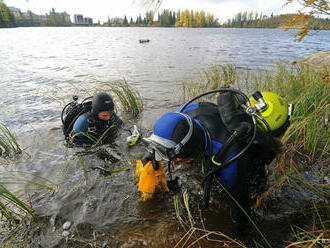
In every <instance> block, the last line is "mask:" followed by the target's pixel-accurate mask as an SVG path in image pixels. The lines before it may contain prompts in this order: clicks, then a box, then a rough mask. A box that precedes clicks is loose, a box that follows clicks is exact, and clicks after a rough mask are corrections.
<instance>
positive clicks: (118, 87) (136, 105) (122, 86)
mask: <svg viewBox="0 0 330 248" xmlns="http://www.w3.org/2000/svg"><path fill="white" fill-rule="evenodd" d="M101 89H102V90H106V91H110V92H111V93H112V94H113V95H114V96H115V97H116V98H117V100H118V101H119V103H120V104H121V106H122V107H123V109H124V110H125V111H127V112H130V113H132V114H133V115H134V116H135V117H136V116H138V115H139V113H141V111H142V110H143V100H142V97H141V95H140V93H139V91H138V90H137V89H134V88H133V87H132V86H130V85H129V84H128V83H127V81H126V80H124V81H113V82H104V83H102V84H101Z"/></svg>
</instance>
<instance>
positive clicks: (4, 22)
mask: <svg viewBox="0 0 330 248" xmlns="http://www.w3.org/2000/svg"><path fill="white" fill-rule="evenodd" d="M11 27H16V20H15V17H14V15H13V14H12V13H11V12H10V11H9V9H8V7H7V5H6V4H5V3H4V2H3V1H2V0H0V28H11Z"/></svg>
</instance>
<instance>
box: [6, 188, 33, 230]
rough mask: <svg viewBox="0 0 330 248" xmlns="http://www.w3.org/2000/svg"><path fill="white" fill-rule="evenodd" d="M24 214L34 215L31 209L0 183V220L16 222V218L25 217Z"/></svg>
mask: <svg viewBox="0 0 330 248" xmlns="http://www.w3.org/2000/svg"><path fill="white" fill-rule="evenodd" d="M24 214H27V215H29V216H30V217H34V214H33V210H32V209H31V208H30V207H29V206H28V205H27V204H26V203H24V202H23V201H21V200H20V199H18V198H17V197H16V196H15V195H14V194H13V193H11V192H10V191H9V190H8V189H7V188H5V187H4V186H3V185H2V184H0V220H2V219H3V218H5V220H7V221H11V222H12V223H16V220H17V218H19V219H26V216H25V215H24Z"/></svg>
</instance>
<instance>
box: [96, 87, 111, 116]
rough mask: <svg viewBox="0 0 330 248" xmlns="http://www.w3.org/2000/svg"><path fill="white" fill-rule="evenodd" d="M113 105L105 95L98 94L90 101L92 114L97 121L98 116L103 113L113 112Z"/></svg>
mask: <svg viewBox="0 0 330 248" xmlns="http://www.w3.org/2000/svg"><path fill="white" fill-rule="evenodd" d="M113 109H114V103H113V100H112V98H111V96H109V95H108V94H107V93H105V92H100V93H97V94H96V95H95V96H94V97H93V101H92V111H91V112H92V114H93V116H94V117H95V118H96V119H98V114H99V113H100V112H103V111H113Z"/></svg>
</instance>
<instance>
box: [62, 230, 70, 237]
mask: <svg viewBox="0 0 330 248" xmlns="http://www.w3.org/2000/svg"><path fill="white" fill-rule="evenodd" d="M69 235H70V232H69V231H63V232H62V237H64V238H67V237H69Z"/></svg>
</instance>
